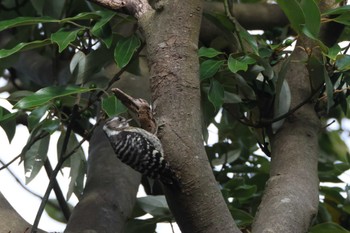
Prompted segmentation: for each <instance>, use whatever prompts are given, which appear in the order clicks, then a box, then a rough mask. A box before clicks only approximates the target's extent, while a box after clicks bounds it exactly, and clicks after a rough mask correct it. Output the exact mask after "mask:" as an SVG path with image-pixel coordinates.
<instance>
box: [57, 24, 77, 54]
mask: <svg viewBox="0 0 350 233" xmlns="http://www.w3.org/2000/svg"><path fill="white" fill-rule="evenodd" d="M80 31H83V29H81V28H79V29H76V30H73V31H72V30H67V29H66V28H61V29H60V30H58V31H57V32H55V33H52V34H51V40H52V42H55V43H56V44H57V45H58V52H60V53H61V52H62V51H63V50H64V49H65V48H67V47H68V45H69V44H70V43H71V42H73V41H75V39H76V38H77V35H78V33H79V32H80Z"/></svg>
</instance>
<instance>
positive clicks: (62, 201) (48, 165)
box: [44, 158, 71, 221]
mask: <svg viewBox="0 0 350 233" xmlns="http://www.w3.org/2000/svg"><path fill="white" fill-rule="evenodd" d="M44 167H45V171H46V174H47V177H49V178H50V177H52V172H53V171H52V166H51V163H50V160H49V159H48V158H47V159H46V160H45V163H44ZM53 191H54V192H55V195H56V199H57V201H58V204H59V207H60V208H61V210H62V213H63V216H64V218H65V219H66V220H67V221H68V219H69V217H70V215H71V212H70V209H69V206H68V204H67V202H66V199H65V198H64V195H63V193H62V190H61V187H60V185H59V184H58V182H57V179H56V177H55V179H54V180H53Z"/></svg>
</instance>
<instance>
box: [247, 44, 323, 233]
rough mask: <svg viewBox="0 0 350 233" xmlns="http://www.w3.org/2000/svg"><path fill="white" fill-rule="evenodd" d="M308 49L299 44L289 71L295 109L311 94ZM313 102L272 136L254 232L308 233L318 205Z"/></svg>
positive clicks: (316, 136)
mask: <svg viewBox="0 0 350 233" xmlns="http://www.w3.org/2000/svg"><path fill="white" fill-rule="evenodd" d="M306 59H307V54H306V52H305V51H304V50H303V49H302V48H300V47H296V49H295V50H294V52H293V54H292V57H291V62H290V63H289V67H288V70H287V74H286V79H287V81H288V84H289V87H290V90H291V96H292V103H291V109H292V108H293V107H295V106H296V105H298V104H299V103H301V102H303V101H304V100H305V99H307V98H309V96H310V95H311V88H310V81H309V78H310V77H309V74H308V71H307V68H306V63H305V60H306ZM319 130H320V121H319V119H318V117H317V115H316V113H315V111H314V105H313V104H312V103H307V104H305V105H304V106H303V107H302V108H300V109H299V110H297V111H296V112H295V113H294V114H292V115H290V116H289V117H288V118H287V119H286V120H285V123H284V125H283V127H282V128H281V129H280V130H279V131H278V132H277V133H276V134H275V135H274V136H273V137H272V138H271V152H272V153H271V171H270V179H269V181H268V183H267V187H266V190H265V193H264V197H263V200H262V203H261V204H260V206H259V212H258V214H257V216H256V219H255V222H254V225H253V232H257V233H260V232H271V233H272V232H276V233H277V232H286V233H287V232H290V233H292V232H307V230H308V228H309V226H310V223H311V220H312V218H313V217H314V216H315V215H316V213H317V208H318V183H319V181H318V177H317V161H318V160H317V158H318V132H319Z"/></svg>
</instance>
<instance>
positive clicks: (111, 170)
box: [65, 127, 141, 233]
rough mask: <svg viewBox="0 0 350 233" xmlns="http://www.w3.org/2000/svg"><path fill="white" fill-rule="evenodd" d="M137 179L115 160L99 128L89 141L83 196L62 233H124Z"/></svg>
mask: <svg viewBox="0 0 350 233" xmlns="http://www.w3.org/2000/svg"><path fill="white" fill-rule="evenodd" d="M140 179H141V175H140V173H138V172H136V171H134V170H133V169H131V168H130V167H129V166H127V165H125V164H123V163H122V162H121V161H120V160H119V159H117V157H116V155H115V153H114V151H113V149H112V147H111V146H110V143H109V141H108V140H107V137H106V136H105V135H104V133H103V131H102V128H101V127H99V128H97V129H96V130H95V132H94V134H93V136H92V138H91V140H90V149H89V160H88V172H87V181H86V186H85V189H84V195H83V198H82V199H81V200H80V202H79V203H78V205H77V206H76V207H75V208H74V211H73V213H72V216H71V217H70V219H69V222H68V224H67V228H66V231H65V232H67V233H68V232H69V233H73V232H124V230H123V229H124V226H125V223H126V221H127V219H128V217H130V215H131V213H132V210H133V208H134V204H135V200H136V194H137V190H138V187H139V184H140Z"/></svg>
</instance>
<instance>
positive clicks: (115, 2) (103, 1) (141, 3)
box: [89, 0, 152, 19]
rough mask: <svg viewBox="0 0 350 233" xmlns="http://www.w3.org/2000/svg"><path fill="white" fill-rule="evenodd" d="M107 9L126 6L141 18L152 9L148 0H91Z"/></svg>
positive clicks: (132, 13)
mask: <svg viewBox="0 0 350 233" xmlns="http://www.w3.org/2000/svg"><path fill="white" fill-rule="evenodd" d="M89 1H91V2H93V3H96V4H98V5H100V6H103V7H105V8H107V9H111V10H118V9H120V8H126V9H127V10H128V11H129V12H130V14H131V15H133V16H134V17H135V18H137V19H138V18H140V17H141V16H142V15H144V14H145V13H147V12H149V11H152V7H151V5H149V4H148V1H147V0H124V1H123V0H89Z"/></svg>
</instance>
